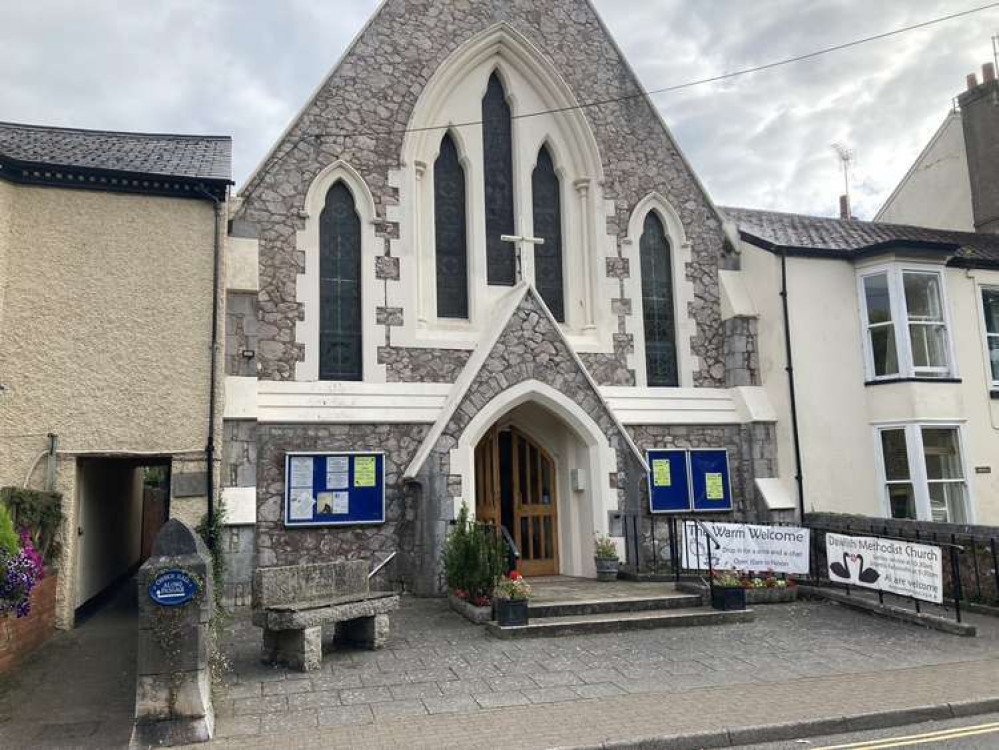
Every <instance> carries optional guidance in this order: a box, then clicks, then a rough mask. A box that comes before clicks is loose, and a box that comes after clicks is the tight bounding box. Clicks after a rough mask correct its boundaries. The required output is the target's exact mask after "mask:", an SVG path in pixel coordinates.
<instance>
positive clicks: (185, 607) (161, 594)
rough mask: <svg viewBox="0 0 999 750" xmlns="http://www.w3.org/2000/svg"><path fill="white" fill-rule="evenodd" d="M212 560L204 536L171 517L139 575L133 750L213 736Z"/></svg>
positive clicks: (157, 536)
mask: <svg viewBox="0 0 999 750" xmlns="http://www.w3.org/2000/svg"><path fill="white" fill-rule="evenodd" d="M210 561H211V558H210V556H209V553H208V550H207V548H206V547H205V545H204V542H202V540H201V538H200V537H199V536H198V535H197V534H196V533H195V532H194V531H193V530H192V529H191V527H189V526H187V525H186V524H184V523H181V522H180V521H178V520H176V519H174V520H171V521H168V522H167V523H166V525H164V526H163V528H162V529H160V532H159V533H158V534H157V535H156V542H155V544H154V546H153V555H152V557H150V558H149V559H148V560H147V561H146V563H145V564H144V565H143V566H142V567H141V568H140V569H139V574H138V584H139V642H138V669H137V671H136V685H135V728H134V730H133V732H132V747H133V748H138V747H149V746H156V745H159V746H162V745H181V744H187V743H191V742H206V741H207V740H210V739H211V737H212V732H213V729H214V723H215V716H214V713H213V711H212V684H211V674H210V670H209V664H208V655H209V648H210V644H211V633H210V626H209V619H210V617H211V613H212V607H213V602H214V599H213V596H212V595H213V591H212V578H211V562H210Z"/></svg>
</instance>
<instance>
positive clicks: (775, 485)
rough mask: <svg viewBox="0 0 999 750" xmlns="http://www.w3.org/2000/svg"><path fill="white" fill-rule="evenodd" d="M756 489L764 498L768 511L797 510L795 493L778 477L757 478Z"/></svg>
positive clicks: (755, 480)
mask: <svg viewBox="0 0 999 750" xmlns="http://www.w3.org/2000/svg"><path fill="white" fill-rule="evenodd" d="M753 481H754V482H755V483H756V489H757V491H758V492H759V493H760V495H762V496H763V502H765V503H766V504H767V510H771V511H776V510H797V509H798V504H797V502H795V499H794V493H793V492H792V491H791V490H789V489H788V488H787V487H785V486H784V483H783V482H781V480H780V479H778V478H777V477H756V478H755V479H754V480H753Z"/></svg>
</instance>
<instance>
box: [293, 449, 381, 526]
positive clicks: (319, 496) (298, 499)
mask: <svg viewBox="0 0 999 750" xmlns="http://www.w3.org/2000/svg"><path fill="white" fill-rule="evenodd" d="M284 477H285V483H284V525H285V526H288V527H295V526H358V525H362V524H378V523H385V454H384V453H374V452H372V453H289V454H288V455H287V456H285V465H284Z"/></svg>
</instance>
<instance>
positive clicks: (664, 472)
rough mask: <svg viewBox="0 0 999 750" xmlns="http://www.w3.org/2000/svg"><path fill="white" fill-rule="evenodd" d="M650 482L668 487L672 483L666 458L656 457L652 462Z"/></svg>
mask: <svg viewBox="0 0 999 750" xmlns="http://www.w3.org/2000/svg"><path fill="white" fill-rule="evenodd" d="M652 483H653V484H654V485H655V486H656V487H669V486H671V485H672V484H673V477H672V475H671V469H670V463H669V460H668V459H665V458H657V459H655V460H654V461H653V462H652Z"/></svg>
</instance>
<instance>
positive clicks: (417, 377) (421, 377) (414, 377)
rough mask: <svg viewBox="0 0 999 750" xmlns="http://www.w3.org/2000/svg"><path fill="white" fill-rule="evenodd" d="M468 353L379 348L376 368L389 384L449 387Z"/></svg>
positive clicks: (460, 351)
mask: <svg viewBox="0 0 999 750" xmlns="http://www.w3.org/2000/svg"><path fill="white" fill-rule="evenodd" d="M471 354H472V352H471V351H470V350H468V349H416V348H412V347H410V348H402V347H391V346H381V347H379V348H378V364H380V365H385V379H386V380H387V381H388V382H390V383H453V382H455V381H456V380H457V379H458V376H459V375H461V371H462V369H463V368H464V367H465V363H466V362H468V358H469V357H470V356H471Z"/></svg>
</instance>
